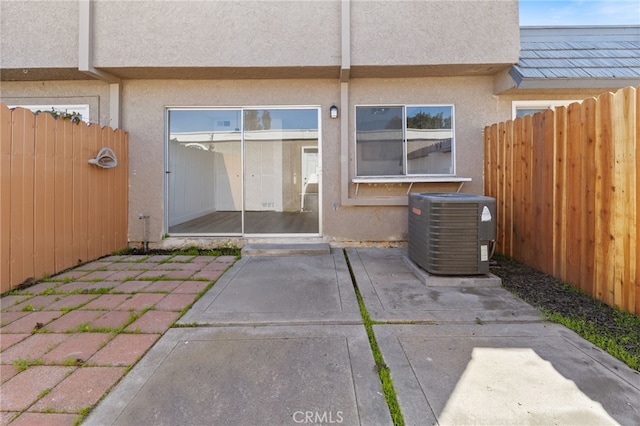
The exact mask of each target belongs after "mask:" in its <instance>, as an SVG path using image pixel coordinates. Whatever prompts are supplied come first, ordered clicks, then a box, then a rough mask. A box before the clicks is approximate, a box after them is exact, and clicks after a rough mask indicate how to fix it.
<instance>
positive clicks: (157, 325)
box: [125, 311, 180, 333]
mask: <svg viewBox="0 0 640 426" xmlns="http://www.w3.org/2000/svg"><path fill="white" fill-rule="evenodd" d="M179 315H180V314H179V313H178V312H169V311H147V312H145V313H144V314H142V316H141V317H140V318H138V319H137V320H135V321H134V322H132V323H131V324H129V325H128V326H127V328H126V329H125V330H126V331H139V332H141V333H164V332H165V331H167V330H168V329H169V325H170V324H171V323H172V322H174V321H175V320H176V319H178V316H179Z"/></svg>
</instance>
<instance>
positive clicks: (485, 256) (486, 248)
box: [480, 245, 489, 262]
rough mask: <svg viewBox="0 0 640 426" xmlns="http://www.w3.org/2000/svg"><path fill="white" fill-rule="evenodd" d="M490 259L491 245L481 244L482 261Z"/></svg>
mask: <svg viewBox="0 0 640 426" xmlns="http://www.w3.org/2000/svg"><path fill="white" fill-rule="evenodd" d="M487 260H489V246H485V245H481V246H480V261H481V262H486V261H487Z"/></svg>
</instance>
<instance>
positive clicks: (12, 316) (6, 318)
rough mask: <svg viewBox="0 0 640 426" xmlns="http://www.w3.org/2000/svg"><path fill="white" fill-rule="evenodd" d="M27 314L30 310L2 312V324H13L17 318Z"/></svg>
mask: <svg viewBox="0 0 640 426" xmlns="http://www.w3.org/2000/svg"><path fill="white" fill-rule="evenodd" d="M25 315H29V312H3V313H2V314H0V324H2V325H7V324H11V323H12V322H14V321H15V320H17V319H20V318H22V317H23V316H25Z"/></svg>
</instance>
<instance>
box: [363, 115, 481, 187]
mask: <svg viewBox="0 0 640 426" xmlns="http://www.w3.org/2000/svg"><path fill="white" fill-rule="evenodd" d="M359 107H363V108H398V107H400V108H402V150H403V166H402V168H403V174H401V175H360V174H359V172H358V164H357V160H356V161H355V169H356V170H355V173H356V176H355V178H354V179H352V182H354V183H363V182H367V181H369V180H371V181H376V182H383V181H389V182H392V181H393V182H412V181H419V182H423V181H434V182H435V181H440V180H444V181H447V182H449V181H453V180H452V179H450V178H455V177H456V131H455V128H456V116H455V105H454V104H426V103H425V104H359V105H355V106H354V109H353V116H354V117H355V118H356V119H355V120H354V137H353V143H354V152H355V156H356V159H357V156H358V128H357V114H358V113H357V111H358V108H359ZM413 107H418V108H419V107H426V108H430V107H434V108H438V107H449V108H451V173H441V174H409V173H408V171H407V161H408V159H407V123H406V121H407V108H413ZM454 180H455V179H454ZM464 180H465V181H467V180H470V179H464Z"/></svg>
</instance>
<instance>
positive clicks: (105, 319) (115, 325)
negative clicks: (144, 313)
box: [89, 311, 131, 330]
mask: <svg viewBox="0 0 640 426" xmlns="http://www.w3.org/2000/svg"><path fill="white" fill-rule="evenodd" d="M130 317H131V313H130V312H128V311H110V312H107V313H106V314H104V315H102V316H101V317H100V318H98V319H96V320H94V321H91V323H89V327H90V328H91V329H100V328H109V329H113V330H116V329H119V328H120V327H122V326H123V325H125V324H126V323H128V322H129V321H130Z"/></svg>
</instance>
